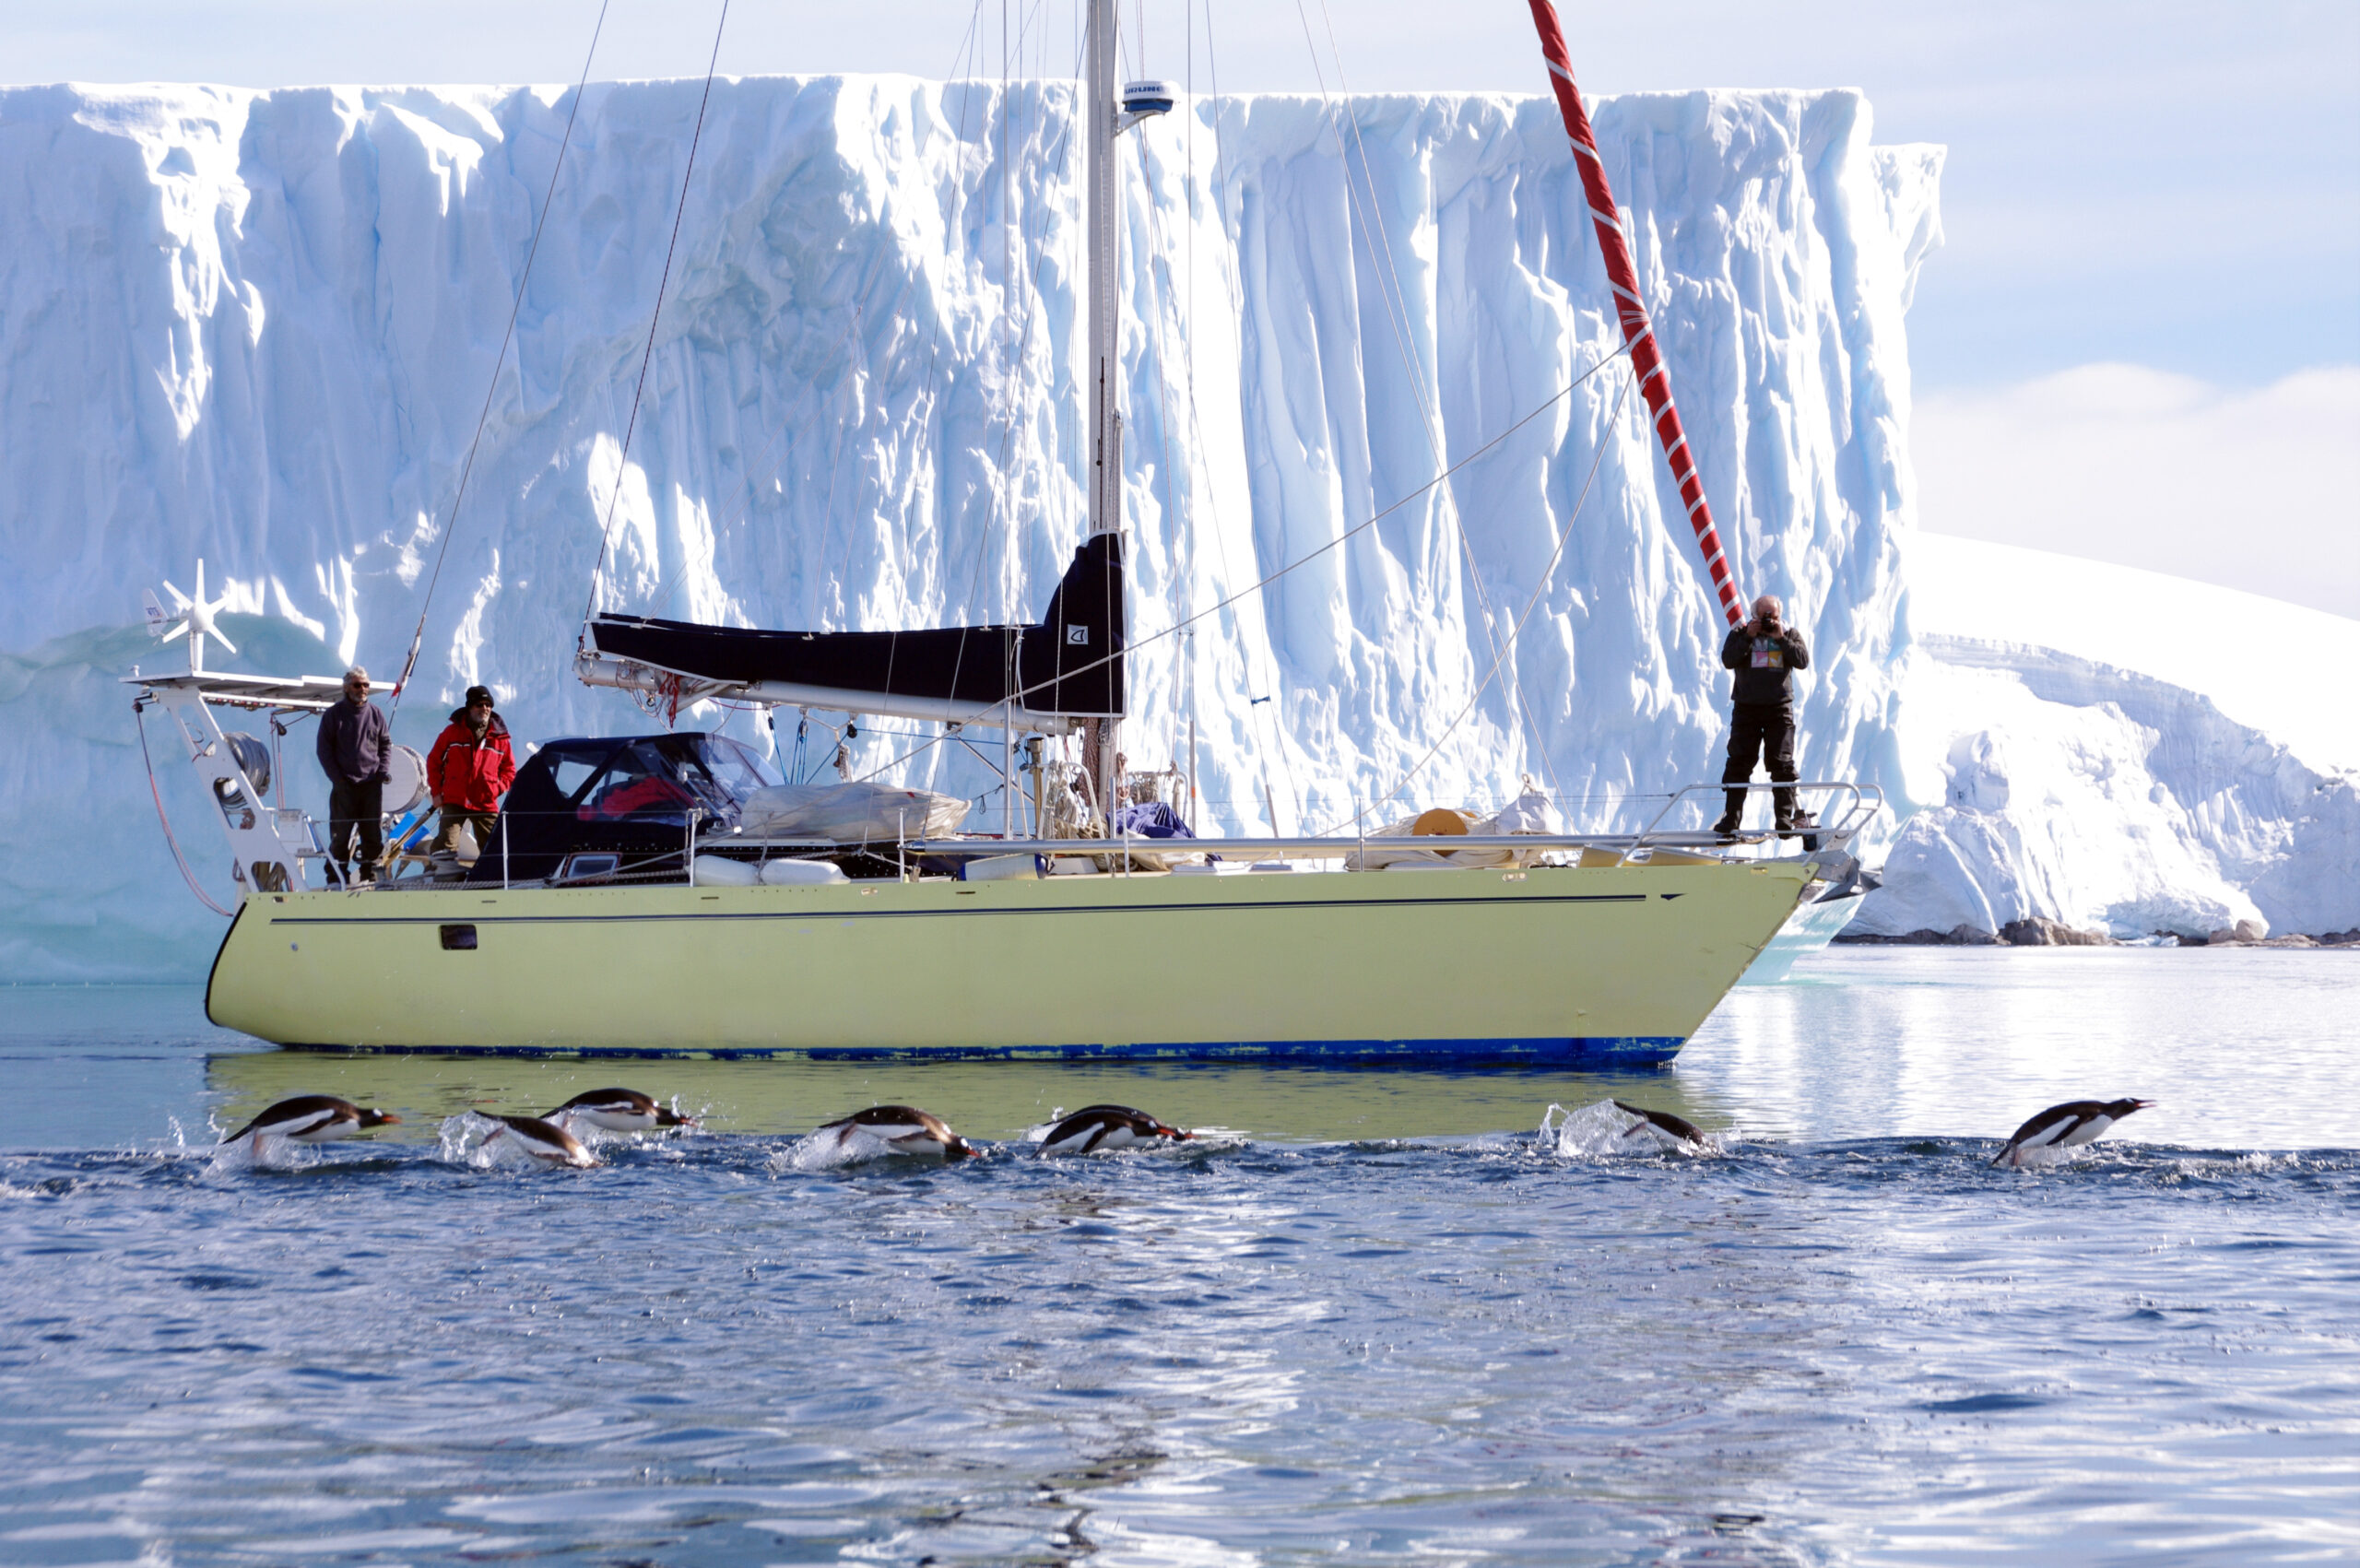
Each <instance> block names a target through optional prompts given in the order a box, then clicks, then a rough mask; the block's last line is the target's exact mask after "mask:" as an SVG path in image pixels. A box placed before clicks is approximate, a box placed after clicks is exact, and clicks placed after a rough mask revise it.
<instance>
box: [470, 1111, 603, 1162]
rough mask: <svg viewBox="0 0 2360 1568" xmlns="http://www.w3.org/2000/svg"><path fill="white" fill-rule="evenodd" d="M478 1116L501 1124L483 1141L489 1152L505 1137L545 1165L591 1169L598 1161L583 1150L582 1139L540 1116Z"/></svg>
mask: <svg viewBox="0 0 2360 1568" xmlns="http://www.w3.org/2000/svg"><path fill="white" fill-rule="evenodd" d="M478 1114H479V1115H481V1116H483V1117H484V1119H485V1120H487V1121H493V1122H498V1123H499V1124H500V1126H496V1127H494V1128H492V1129H491V1136H490V1138H485V1139H484V1140H483V1147H484V1148H486V1149H489V1148H490V1147H491V1146H492V1145H493V1144H495V1143H497V1142H499V1141H500V1140H501V1138H510V1139H512V1140H513V1142H514V1143H515V1145H516V1147H517V1148H518V1149H523V1150H524V1151H525V1153H527V1154H529V1155H531V1156H532V1157H533V1158H534V1159H536V1160H538V1161H541V1162H542V1163H543V1164H547V1165H577V1166H583V1167H588V1166H591V1165H596V1163H597V1162H598V1161H597V1160H596V1157H595V1156H593V1155H592V1154H591V1152H590V1151H589V1150H588V1149H584V1148H583V1147H582V1140H581V1139H580V1138H575V1137H574V1136H573V1135H572V1133H570V1132H568V1131H566V1130H565V1129H564V1128H563V1127H560V1126H551V1125H550V1124H549V1123H548V1122H545V1121H543V1120H542V1119H541V1118H540V1117H538V1116H502V1115H499V1114H494V1113H491V1112H478Z"/></svg>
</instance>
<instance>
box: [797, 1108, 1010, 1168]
mask: <svg viewBox="0 0 2360 1568" xmlns="http://www.w3.org/2000/svg"><path fill="white" fill-rule="evenodd" d="M830 1135H832V1137H833V1138H834V1139H835V1143H836V1146H837V1147H838V1148H839V1149H842V1148H845V1147H847V1146H849V1145H850V1144H851V1143H852V1142H853V1140H854V1139H855V1138H861V1137H864V1136H866V1137H868V1138H876V1139H878V1140H879V1141H880V1142H882V1143H885V1144H888V1145H890V1146H891V1149H892V1151H893V1152H894V1153H896V1154H909V1155H920V1156H923V1155H935V1154H939V1155H940V1156H942V1158H943V1159H945V1160H965V1159H967V1158H969V1157H970V1156H972V1155H973V1154H974V1153H975V1152H976V1149H975V1146H974V1145H973V1144H972V1143H969V1142H968V1141H967V1140H966V1139H965V1138H961V1137H960V1136H959V1135H958V1134H957V1133H955V1132H952V1131H951V1130H950V1124H949V1123H948V1122H945V1121H944V1120H943V1119H942V1118H941V1117H940V1116H938V1115H935V1114H933V1113H932V1112H929V1111H921V1110H919V1109H917V1107H915V1106H914V1105H871V1106H870V1107H869V1108H868V1109H867V1110H866V1111H855V1112H854V1113H853V1114H851V1115H849V1116H844V1117H842V1118H840V1119H839V1120H836V1121H832V1122H830V1123H828V1124H827V1125H826V1126H822V1127H820V1128H818V1129H817V1130H816V1131H815V1132H814V1133H813V1134H812V1136H813V1137H814V1138H820V1137H825V1136H830Z"/></svg>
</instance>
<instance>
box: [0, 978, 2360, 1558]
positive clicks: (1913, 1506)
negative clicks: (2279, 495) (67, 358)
mask: <svg viewBox="0 0 2360 1568" xmlns="http://www.w3.org/2000/svg"><path fill="white" fill-rule="evenodd" d="M2355 1002H2360V954H2343V953H2318V952H2271V951H2259V950H2243V951H2236V950H2233V951H2213V950H2201V951H2187V952H2181V951H2136V950H2121V949H2112V950H2089V949H2072V950H2059V951H2036V952H2035V951H2019V950H2009V951H1966V952H1958V951H1927V950H1894V949H1882V950H1875V951H1861V950H1854V951H1850V952H1844V951H1836V952H1832V953H1829V954H1827V955H1823V956H1822V957H1820V958H1817V959H1813V960H1810V961H1806V963H1805V964H1804V965H1803V966H1801V967H1799V969H1798V972H1797V975H1796V978H1795V979H1794V980H1793V981H1792V982H1790V983H1788V984H1783V985H1778V986H1771V987H1763V988H1758V989H1756V988H1748V989H1743V990H1740V991H1738V992H1736V993H1734V994H1733V995H1732V996H1730V997H1729V1000H1728V1002H1727V1003H1725V1004H1724V1006H1723V1008H1722V1009H1721V1010H1720V1012H1719V1013H1718V1014H1717V1015H1716V1017H1715V1018H1714V1019H1713V1020H1712V1021H1711V1022H1710V1023H1709V1024H1708V1025H1707V1027H1706V1029H1705V1031H1704V1032H1702V1033H1701V1034H1700V1035H1699V1036H1698V1038H1697V1040H1696V1041H1695V1043H1693V1045H1692V1046H1691V1047H1690V1048H1689V1050H1688V1051H1687V1052H1686V1053H1684V1054H1683V1055H1681V1058H1680V1060H1679V1062H1678V1064H1677V1065H1676V1066H1675V1067H1673V1068H1671V1069H1670V1070H1668V1071H1664V1072H1659V1073H1651V1074H1647V1075H1644V1076H1636V1077H1620V1078H1611V1079H1607V1078H1587V1077H1582V1076H1579V1075H1570V1074H1550V1073H1527V1072H1514V1073H1497V1074H1456V1075H1444V1074H1425V1073H1401V1072H1386V1073H1350V1072H1317V1071H1306V1070H1303V1069H1288V1070H1260V1069H1254V1068H1246V1067H1219V1068H1197V1069H1191V1068H1186V1067H1157V1068H1118V1067H1072V1068H1067V1067H1007V1066H1004V1065H994V1066H991V1067H885V1068H863V1067H843V1066H808V1065H796V1064H785V1063H779V1064H764V1063H712V1062H702V1063H679V1062H666V1061H662V1060H634V1061H626V1062H620V1063H607V1064H585V1063H582V1062H578V1061H549V1062H532V1061H524V1062H519V1061H515V1060H506V1059H503V1060H492V1061H481V1060H473V1059H467V1058H455V1057H413V1058H370V1057H332V1056H320V1055H303V1054H296V1053H285V1052H278V1051H275V1050H270V1049H267V1048H258V1047H256V1046H254V1044H253V1043H251V1042H242V1041H240V1040H239V1039H238V1038H237V1037H234V1036H230V1035H227V1034H224V1033H221V1032H217V1031H213V1030H211V1029H209V1028H208V1027H207V1025H205V1024H204V1023H203V1022H202V1020H201V1015H200V1005H199V1001H198V998H197V996H196V994H195V992H194V991H193V990H178V989H166V990H156V991H145V992H131V991H121V990H114V991H110V990H103V989H91V990H80V989H59V990H18V991H14V992H7V993H0V1008H5V1014H6V1021H5V1023H0V1074H5V1078H0V1087H5V1089H6V1096H5V1101H0V1103H5V1105H6V1119H5V1121H0V1562H8V1563H82V1562H147V1563H167V1562H169V1563H217V1562H218V1563H230V1562H236V1563H257V1562H259V1563H313V1562H320V1563H329V1562H338V1563H340V1562H352V1563H364V1562H365V1563H393V1562H416V1563H428V1562H437V1563H439V1562H490V1561H531V1560H536V1559H542V1558H549V1559H562V1560H566V1561H574V1562H593V1563H666V1564H675V1563H678V1564H687V1563H765V1562H830V1561H855V1562H936V1563H1053V1562H1081V1561H1083V1560H1085V1559H1087V1560H1088V1561H1089V1562H1091V1563H1092V1564H1115V1563H1175V1564H1180V1563H1185V1564H1198V1563H1232V1562H1235V1563H1245V1562H1257V1563H1260V1562H1268V1563H1368V1562H1397V1561H1398V1562H1422V1563H1436V1562H1439V1563H1457V1562H1469V1563H1471V1562H1533V1563H1626V1562H1629V1563H1637V1562H1649V1563H1653V1562H1712V1563H1738V1564H1743V1563H1758V1564H1774V1563H1776V1564H1785V1563H1821V1562H1880V1563H1882V1562H1896V1563H1897V1562H1927V1563H1932V1562H1965V1561H1968V1560H1975V1561H1984V1560H1988V1559H1992V1558H2012V1559H2014V1560H2016V1561H2021V1562H2044V1563H2046V1562H2170V1563H2222V1564H2231V1563H2236V1564H2243V1563H2254V1562H2319V1561H2330V1560H2348V1559H2349V1558H2350V1557H2351V1556H2353V1555H2354V1553H2360V1377H2355V1369H2360V1359H2356V1358H2355V1351H2360V1021H2355V1020H2360V1009H2355V1007H2354V1004H2355ZM612 1082H621V1083H626V1084H629V1085H631V1086H633V1087H637V1088H640V1089H643V1090H645V1091H650V1092H652V1093H655V1094H656V1095H658V1096H659V1097H662V1098H667V1099H670V1098H673V1097H675V1096H677V1097H678V1100H679V1102H680V1103H681V1104H682V1105H683V1107H684V1108H686V1109H690V1110H692V1111H696V1112H699V1113H701V1116H702V1126H700V1128H699V1129H698V1130H697V1131H696V1132H694V1133H693V1134H691V1135H690V1136H687V1137H681V1138H668V1139H655V1138H618V1139H609V1140H605V1141H603V1142H602V1144H601V1146H600V1149H599V1152H600V1153H601V1155H602V1157H603V1158H604V1160H605V1161H606V1162H605V1163H604V1164H603V1165H602V1166H600V1167H599V1168H597V1169H595V1170H588V1171H571V1170H539V1169H519V1168H516V1167H515V1166H513V1165H511V1164H489V1165H487V1164H485V1163H483V1162H482V1161H480V1159H479V1157H477V1158H470V1157H469V1155H468V1154H467V1153H466V1149H465V1147H464V1146H465V1142H466V1140H462V1139H455V1138H452V1137H451V1136H450V1135H451V1133H452V1130H453V1129H454V1128H460V1127H464V1126H466V1125H468V1123H467V1119H466V1112H468V1111H470V1110H492V1109H498V1110H504V1111H510V1112H537V1111H543V1110H547V1109H549V1107H550V1106H552V1105H554V1104H556V1103H557V1102H560V1101H561V1100H563V1099H565V1098H567V1097H568V1096H570V1095H572V1093H575V1092H577V1091H581V1090H583V1089H588V1088H596V1087H601V1086H603V1085H605V1084H608V1083H612ZM304 1091H325V1092H334V1093H339V1094H344V1095H347V1096H348V1097H350V1098H354V1099H357V1100H360V1101H362V1102H366V1103H371V1104H375V1105H379V1106H382V1107H383V1108H385V1109H389V1110H394V1111H397V1112H399V1113H400V1114H402V1115H403V1117H404V1121H403V1123H402V1124H401V1126H398V1127H394V1128H389V1129H387V1130H386V1131H385V1132H384V1134H381V1135H379V1136H377V1137H376V1138H372V1139H370V1140H367V1141H365V1142H356V1143H348V1144H344V1145H339V1146H332V1147H329V1148H326V1149H317V1150H301V1151H294V1152H291V1153H290V1152H286V1151H280V1152H278V1153H276V1154H270V1155H267V1156H266V1159H265V1160H264V1161H262V1162H261V1163H260V1164H259V1165H257V1164H256V1163H254V1161H250V1160H248V1159H246V1158H244V1157H243V1154H244V1151H242V1150H232V1151H230V1153H228V1154H221V1153H218V1152H217V1151H216V1150H215V1149H213V1148H212V1147H211V1146H212V1144H213V1141H214V1139H215V1138H218V1135H219V1133H220V1132H222V1131H226V1130H228V1129H229V1128H230V1127H231V1126H236V1125H237V1124H238V1123H239V1122H240V1121H242V1119H243V1118H244V1117H246V1116H248V1115H250V1114H252V1113H253V1112H254V1111H256V1110H258V1109H260V1108H261V1106H262V1105H264V1104H266V1103H267V1102H269V1101H270V1100H273V1099H276V1098H279V1097H282V1096H283V1095H286V1094H291V1093H298V1092H304ZM2117 1095H2139V1096H2143V1097H2146V1098H2150V1099H2153V1100H2156V1101H2158V1102H2160V1103H2159V1104H2158V1105H2157V1106H2156V1107H2155V1108H2154V1109H2153V1110H2151V1111H2147V1112H2142V1113H2141V1114H2139V1115H2138V1116H2136V1117H2134V1118H2132V1119H2130V1120H2129V1121H2127V1122H2126V1123H2125V1124H2124V1125H2123V1126H2121V1128H2120V1129H2119V1130H2118V1131H2117V1132H2116V1133H2115V1134H2113V1135H2112V1136H2110V1137H2109V1138H2106V1140H2104V1141H2102V1142H2100V1143H2099V1144H2097V1145H2095V1146H2094V1148H2093V1149H2090V1150H2088V1151H2086V1152H2085V1153H2084V1154H2083V1155H2082V1156H2081V1157H2080V1158H2078V1159H2075V1160H2073V1161H2071V1162H2069V1163H2066V1164H2063V1165H2060V1166H2058V1167H2055V1168H2051V1169H2047V1170H2042V1171H2033V1172H2015V1171H2004V1170H1993V1169H1990V1168H1989V1166H1988V1161H1990V1159H1991V1157H1992V1155H1993V1153H1994V1152H1995V1151H1996V1149H1997V1148H1998V1147H1999V1142H2000V1138H2003V1137H2004V1136H2005V1135H2006V1134H2007V1133H2008V1132H2009V1131H2010V1130H2012V1128H2013V1127H2014V1126H2015V1125H2016V1124H2017V1123H2018V1122H2019V1121H2021V1120H2022V1119H2023V1118H2024V1116H2026V1115H2028V1114H2030V1113H2031V1112H2033V1111H2035V1110H2037V1109H2039V1108H2040V1107H2041V1106H2043V1105H2045V1104H2047V1103H2049V1102H2053V1101H2057V1100H2062V1099H2068V1098H2078V1097H2083V1096H2101V1097H2113V1096H2117ZM1610 1097H1620V1098H1622V1099H1625V1100H1629V1101H1631V1102H1634V1103H1639V1104H1645V1105H1649V1106H1653V1107H1657V1108H1661V1109H1665V1110H1670V1111H1674V1112H1676V1113H1678V1114H1681V1115H1684V1116H1687V1117H1688V1118H1689V1119H1691V1120H1692V1121H1695V1122H1697V1123H1699V1124H1700V1125H1702V1126H1705V1128H1706V1129H1707V1130H1709V1131H1710V1132H1712V1133H1713V1134H1714V1135H1715V1139H1716V1144H1717V1148H1715V1149H1712V1150H1709V1151H1705V1152H1684V1151H1680V1150H1674V1149H1665V1148H1664V1147H1663V1146H1662V1145H1661V1144H1660V1143H1659V1142H1658V1140H1655V1139H1652V1138H1646V1139H1641V1140H1639V1142H1640V1143H1643V1144H1644V1145H1645V1147H1644V1148H1641V1147H1636V1146H1633V1147H1629V1148H1624V1147H1622V1144H1623V1143H1625V1142H1627V1141H1628V1140H1621V1139H1618V1138H1611V1137H1608V1138H1595V1137H1589V1136H1585V1137H1582V1138H1567V1137H1561V1136H1555V1135H1551V1136H1543V1135H1541V1134H1540V1133H1539V1132H1538V1131H1537V1130H1536V1129H1538V1128H1539V1127H1540V1124H1541V1122H1542V1120H1543V1117H1544V1114H1545V1113H1546V1112H1547V1109H1548V1107H1549V1106H1550V1105H1551V1104H1552V1103H1554V1104H1558V1105H1562V1106H1564V1107H1566V1109H1567V1110H1568V1111H1569V1112H1571V1113H1572V1114H1573V1116H1574V1117H1575V1121H1576V1124H1577V1125H1579V1126H1582V1127H1585V1128H1587V1129H1588V1132H1590V1133H1595V1132H1597V1131H1598V1130H1599V1128H1600V1127H1610V1128H1611V1126H1612V1123H1611V1120H1602V1119H1601V1118H1611V1113H1607V1112H1601V1111H1599V1110H1596V1109H1594V1108H1595V1107H1597V1106H1598V1104H1599V1102H1601V1101H1604V1100H1606V1099H1608V1098H1610ZM880 1099H881V1100H910V1101H914V1102H918V1103H921V1104H925V1105H927V1106H929V1107H930V1108H932V1109H934V1110H936V1111H938V1112H940V1113H941V1114H944V1115H946V1116H948V1117H949V1118H950V1119H951V1120H952V1121H953V1122H954V1123H955V1124H956V1125H957V1126H959V1127H960V1129H961V1130H962V1132H964V1133H966V1134H968V1135H969V1136H970V1137H972V1138H978V1139H980V1140H982V1141H984V1142H985V1143H986V1145H987V1146H988V1148H987V1152H986V1155H985V1158H983V1159H980V1160H977V1161H970V1162H966V1163H962V1164H957V1165H950V1166H942V1165H938V1164H913V1165H908V1166H900V1167H896V1166H888V1165H870V1166H863V1167H855V1168H848V1169H837V1170H830V1171H817V1172H815V1171H810V1170H807V1169H803V1168H800V1167H801V1166H802V1165H803V1164H805V1163H808V1162H807V1161H798V1160H796V1158H795V1150H796V1148H797V1140H798V1138H800V1136H801V1135H802V1134H804V1133H806V1132H808V1130H809V1129H810V1128H811V1127H812V1126H815V1125H817V1124H818V1123H819V1122H820V1121H823V1120H826V1119H828V1118H829V1117H831V1116H832V1115H834V1114H840V1113H842V1112H844V1111H848V1110H851V1109H854V1108H856V1107H857V1106H859V1105H862V1104H867V1103H869V1102H873V1101H876V1100H880ZM1096 1100H1116V1101H1124V1102H1132V1103H1136V1104H1139V1105H1141V1106H1143V1107H1144V1108H1146V1109H1148V1110H1150V1111H1152V1112H1155V1113H1157V1114H1161V1115H1162V1116H1164V1117H1165V1118H1166V1119H1168V1120H1173V1121H1179V1122H1184V1123H1187V1124H1190V1125H1195V1126H1211V1127H1215V1128H1218V1129H1221V1130H1219V1131H1217V1132H1216V1133H1214V1134H1212V1135H1210V1136H1208V1137H1207V1138H1202V1139H1200V1140H1198V1141H1197V1142H1194V1143H1191V1144H1188V1145H1185V1146H1181V1147H1179V1148H1176V1149H1167V1150H1159V1151H1155V1152H1150V1153H1128V1154H1123V1155H1117V1156H1112V1157H1097V1158H1090V1159H1081V1160H1062V1161H1042V1160H1039V1159H1035V1158H1032V1157H1031V1156H1030V1155H1028V1154H1027V1153H1026V1151H1025V1149H1024V1148H1023V1146H1022V1144H1021V1136H1022V1134H1023V1131H1024V1129H1025V1128H1026V1127H1028V1126H1036V1125H1038V1123H1039V1122H1041V1121H1042V1120H1044V1119H1045V1118H1046V1117H1047V1116H1048V1115H1049V1114H1052V1113H1053V1112H1054V1111H1055V1110H1056V1108H1057V1107H1059V1106H1065V1107H1068V1108H1070V1107H1075V1106H1079V1105H1080V1104H1082V1103H1085V1102H1091V1101H1096ZM1555 1119H1557V1118H1552V1120H1555Z"/></svg>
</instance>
